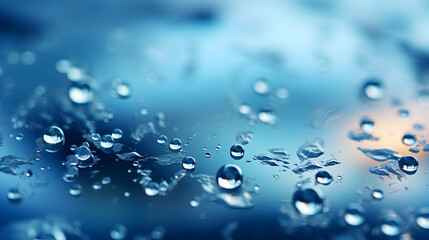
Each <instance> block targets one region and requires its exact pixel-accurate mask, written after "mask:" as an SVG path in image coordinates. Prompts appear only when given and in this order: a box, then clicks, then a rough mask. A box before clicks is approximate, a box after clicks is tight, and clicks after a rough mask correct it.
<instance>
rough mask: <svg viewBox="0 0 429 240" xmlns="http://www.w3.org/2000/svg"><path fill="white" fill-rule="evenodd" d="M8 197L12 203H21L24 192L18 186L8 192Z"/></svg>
mask: <svg viewBox="0 0 429 240" xmlns="http://www.w3.org/2000/svg"><path fill="white" fill-rule="evenodd" d="M7 199H9V202H10V203H12V204H19V203H20V202H21V201H22V194H21V191H20V190H19V189H18V188H12V189H10V190H9V192H8V193H7Z"/></svg>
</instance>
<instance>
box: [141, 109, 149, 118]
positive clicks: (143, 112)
mask: <svg viewBox="0 0 429 240" xmlns="http://www.w3.org/2000/svg"><path fill="white" fill-rule="evenodd" d="M148 113H149V110H148V109H147V108H145V107H143V108H141V109H140V114H141V115H143V116H144V115H147V114H148Z"/></svg>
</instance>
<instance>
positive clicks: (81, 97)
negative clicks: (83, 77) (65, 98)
mask: <svg viewBox="0 0 429 240" xmlns="http://www.w3.org/2000/svg"><path fill="white" fill-rule="evenodd" d="M69 98H70V100H71V101H72V102H74V103H76V104H87V103H90V102H92V100H93V99H94V91H93V90H92V88H91V87H90V86H89V85H88V84H86V83H75V84H73V85H72V86H71V87H70V88H69Z"/></svg>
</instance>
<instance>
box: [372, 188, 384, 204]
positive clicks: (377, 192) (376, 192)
mask: <svg viewBox="0 0 429 240" xmlns="http://www.w3.org/2000/svg"><path fill="white" fill-rule="evenodd" d="M371 196H372V198H373V199H374V200H377V201H381V200H383V198H384V193H383V191H381V190H379V189H374V190H373V191H372V193H371Z"/></svg>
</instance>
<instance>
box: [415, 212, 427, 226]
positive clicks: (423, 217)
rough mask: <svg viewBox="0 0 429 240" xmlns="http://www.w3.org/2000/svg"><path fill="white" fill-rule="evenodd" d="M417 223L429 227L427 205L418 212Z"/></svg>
mask: <svg viewBox="0 0 429 240" xmlns="http://www.w3.org/2000/svg"><path fill="white" fill-rule="evenodd" d="M416 223H417V225H419V227H421V228H423V229H429V208H427V207H425V208H422V209H420V210H419V211H418V212H417V214H416Z"/></svg>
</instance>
